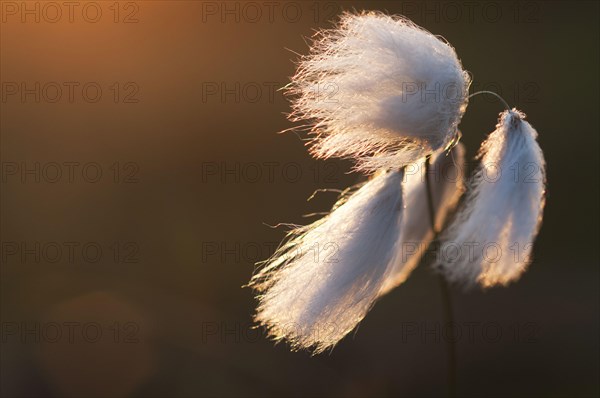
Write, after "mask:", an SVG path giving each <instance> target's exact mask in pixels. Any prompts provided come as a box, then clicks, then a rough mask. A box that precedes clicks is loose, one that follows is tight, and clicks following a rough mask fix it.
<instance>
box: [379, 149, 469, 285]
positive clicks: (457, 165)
mask: <svg viewBox="0 0 600 398" xmlns="http://www.w3.org/2000/svg"><path fill="white" fill-rule="evenodd" d="M464 159H465V149H464V146H463V145H462V144H457V145H456V146H455V147H454V148H453V149H452V150H451V151H450V153H448V152H447V151H443V150H442V151H438V152H437V153H436V154H435V155H433V156H432V158H431V166H430V167H429V172H428V173H427V174H426V173H425V170H426V168H425V159H421V160H420V161H419V162H418V163H415V164H414V165H409V166H407V167H406V171H405V175H406V177H405V181H404V184H403V188H402V190H403V191H404V203H405V207H404V216H403V217H402V228H401V231H400V243H399V244H398V247H397V250H396V258H395V259H394V264H393V268H392V270H391V272H390V276H389V277H388V278H387V279H386V281H385V283H384V285H383V288H382V290H381V291H380V293H379V295H380V296H382V295H384V294H386V293H388V292H389V291H390V290H392V289H393V288H395V287H396V286H398V285H400V284H401V283H403V282H404V281H405V280H406V278H408V276H409V275H410V273H411V272H412V271H413V269H414V268H415V267H416V266H417V264H418V263H419V261H420V260H421V257H422V256H423V254H424V253H425V251H426V250H427V248H428V247H429V245H430V243H431V241H432V239H433V238H434V235H435V232H434V231H433V229H432V228H431V216H430V210H429V206H428V198H427V181H426V178H429V182H430V184H431V185H430V186H431V196H432V200H433V203H432V204H433V210H434V212H435V229H436V231H440V230H441V229H442V227H443V226H444V223H445V221H446V217H447V215H448V213H449V212H451V211H453V210H454V209H455V208H456V205H457V203H458V200H459V198H460V196H461V195H462V194H463V192H464V164H465V162H464Z"/></svg>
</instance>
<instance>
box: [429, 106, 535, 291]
mask: <svg viewBox="0 0 600 398" xmlns="http://www.w3.org/2000/svg"><path fill="white" fill-rule="evenodd" d="M536 137H537V132H536V131H535V130H534V128H533V127H532V126H531V125H530V124H529V123H528V122H526V121H525V114H523V113H521V112H519V111H517V110H516V109H513V110H511V111H505V112H503V113H502V114H501V115H500V120H499V123H498V125H497V126H496V130H495V131H493V132H492V133H491V134H490V135H489V137H488V138H487V140H486V141H485V142H484V143H483V144H482V145H481V148H480V151H479V155H478V157H479V158H480V159H481V165H480V167H479V168H478V170H477V171H476V173H475V175H474V177H473V179H472V181H471V184H470V189H469V190H468V191H467V196H466V198H465V201H464V203H463V206H462V208H461V210H460V212H459V213H458V215H457V217H456V218H455V220H454V221H453V222H452V224H451V225H450V226H449V227H448V228H447V229H446V231H445V232H444V233H443V235H442V237H441V239H442V241H443V244H442V246H441V249H440V253H439V255H438V263H437V264H436V266H437V268H439V269H440V270H441V271H442V272H443V274H444V275H445V277H446V278H447V279H448V280H450V281H452V282H456V283H458V284H462V285H465V286H467V287H468V286H472V285H475V284H476V283H479V284H480V285H482V286H484V287H488V286H493V285H497V284H501V285H506V284H507V283H509V282H511V281H513V280H516V279H518V278H519V277H520V276H521V274H522V273H523V272H524V271H525V269H526V267H527V265H528V264H529V262H530V261H531V249H532V244H533V241H534V239H535V237H536V235H537V233H538V231H539V228H540V223H541V220H542V213H543V209H544V204H545V182H546V173H545V161H544V155H543V153H542V150H541V149H540V147H539V145H538V143H537V141H536Z"/></svg>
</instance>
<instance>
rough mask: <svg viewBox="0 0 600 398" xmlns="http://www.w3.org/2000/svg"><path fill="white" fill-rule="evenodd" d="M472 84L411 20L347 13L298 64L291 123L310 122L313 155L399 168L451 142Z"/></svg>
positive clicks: (446, 50) (449, 51) (363, 166)
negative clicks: (344, 158) (312, 135)
mask: <svg viewBox="0 0 600 398" xmlns="http://www.w3.org/2000/svg"><path fill="white" fill-rule="evenodd" d="M470 81H471V80H470V77H469V75H468V73H467V72H466V71H464V70H463V69H462V66H461V63H460V61H459V60H458V58H457V56H456V53H455V51H454V49H453V48H452V47H451V46H450V45H449V44H448V43H446V42H445V41H442V40H441V39H440V38H438V37H436V36H434V35H432V34H431V33H429V32H427V31H426V30H424V29H423V28H421V27H419V26H417V25H415V24H414V23H412V22H411V21H410V20H408V19H405V18H403V17H398V16H388V15H385V14H382V13H378V12H368V13H362V14H359V15H356V14H350V13H346V14H343V15H342V17H341V20H340V22H339V24H338V26H337V27H336V28H333V29H328V30H323V31H320V32H319V33H318V34H317V35H316V38H315V40H314V42H313V45H312V48H311V52H310V54H309V55H307V56H305V57H303V58H301V60H300V64H299V68H298V70H297V72H296V75H295V76H293V77H292V81H291V83H290V84H289V85H288V87H287V89H288V91H287V92H288V94H291V95H292V96H293V97H294V100H293V104H292V107H293V112H292V114H291V115H290V119H291V120H293V121H300V120H304V121H306V122H307V123H308V124H307V125H306V126H304V127H306V128H310V130H311V132H312V133H313V134H314V138H313V139H312V140H311V152H312V154H313V155H314V156H316V157H320V158H328V157H332V156H337V157H348V158H352V159H354V160H356V162H357V165H356V168H357V169H358V170H361V171H365V172H372V171H375V170H377V169H379V168H393V169H398V168H400V167H402V166H404V165H406V164H408V163H412V162H414V161H417V160H418V159H420V158H423V157H424V156H426V155H428V154H431V153H433V152H434V151H435V150H437V149H440V148H443V147H445V146H446V145H447V144H448V143H449V142H450V141H451V140H452V139H453V138H454V136H455V134H456V127H457V125H458V123H459V122H460V119H461V117H462V114H463V113H464V110H465V108H466V105H467V96H466V94H467V92H468V87H469V84H470Z"/></svg>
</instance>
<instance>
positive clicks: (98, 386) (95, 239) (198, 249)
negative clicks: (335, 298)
mask: <svg viewBox="0 0 600 398" xmlns="http://www.w3.org/2000/svg"><path fill="white" fill-rule="evenodd" d="M0 3H1V7H2V8H1V11H2V20H1V24H0V81H1V82H2V101H1V103H0V105H1V113H0V117H1V141H0V151H1V152H0V154H1V162H2V180H1V193H0V198H1V223H0V224H1V229H0V232H1V241H2V256H1V257H2V258H1V259H2V265H1V269H0V271H1V274H0V282H1V314H0V318H1V323H2V348H1V360H0V365H1V369H0V375H1V377H0V381H1V386H0V391H1V393H2V396H6V397H13V396H19V397H21V396H22V397H25V396H27V397H34V396H35V397H40V396H57V397H58V396H72V397H83V396H98V397H109V396H141V397H167V396H169V397H177V396H260V397H264V396H356V397H359V396H360V397H364V396H411V397H414V396H423V397H425V396H444V395H445V394H446V352H445V338H444V334H443V333H442V328H441V327H442V326H443V325H442V324H441V322H442V304H441V298H440V291H439V286H438V280H437V279H436V278H435V277H434V276H433V275H432V273H431V272H430V270H429V269H428V267H427V264H421V266H419V267H418V268H417V270H416V271H415V272H414V273H413V275H412V276H411V277H410V278H409V279H408V281H407V282H406V283H405V284H404V285H402V286H401V287H399V288H397V289H396V290H394V291H393V292H392V293H391V294H389V295H388V296H386V297H385V298H384V299H382V300H381V301H380V302H379V303H378V304H377V305H376V306H375V308H374V309H373V310H372V311H371V312H370V313H369V315H368V316H367V318H366V319H365V320H364V321H363V322H362V324H361V325H360V328H359V329H358V331H357V332H356V333H354V334H353V335H351V336H348V337H347V338H346V339H344V340H343V341H342V342H341V343H340V344H339V345H338V346H337V347H336V348H335V349H334V350H333V351H332V352H330V353H326V354H322V355H319V356H316V357H311V355H310V354H309V353H306V352H299V353H293V352H290V351H289V349H288V347H287V346H286V345H285V344H277V345H274V344H273V343H272V342H271V341H269V340H268V339H267V338H266V336H265V335H264V333H263V332H262V331H261V330H260V329H258V330H257V329H253V328H252V327H253V323H252V314H253V312H254V308H255V301H254V298H253V295H252V292H251V291H250V289H248V288H242V285H244V284H245V283H247V281H248V280H249V278H250V276H251V274H252V272H253V269H254V262H255V261H259V260H263V259H265V258H267V257H268V256H269V255H270V254H271V253H272V251H273V249H274V246H275V245H276V244H277V243H278V242H279V240H280V239H281V238H282V237H283V235H284V232H285V229H282V228H279V229H275V228H270V227H269V226H268V225H274V224H277V223H279V222H289V223H306V222H308V220H309V219H307V218H305V217H302V215H303V214H307V213H312V212H322V211H326V210H328V208H329V206H331V204H332V203H333V201H334V199H335V196H334V194H322V195H319V196H317V198H316V199H314V200H312V201H310V202H307V201H306V199H307V197H308V196H310V194H311V193H312V192H313V191H314V190H315V189H317V188H334V189H335V188H337V189H339V188H345V187H346V186H349V185H351V184H353V183H355V182H356V181H357V180H358V179H359V178H360V177H359V176H357V175H353V174H351V173H349V170H350V166H351V165H350V164H349V163H348V162H344V161H337V160H330V161H315V160H312V159H311V158H310V157H309V155H308V154H307V152H306V150H305V147H304V143H303V141H302V140H301V138H302V137H298V136H296V135H295V134H293V133H287V134H276V133H277V132H278V131H281V130H284V129H286V128H289V127H291V126H292V124H291V123H290V122H288V121H287V120H286V118H285V113H286V112H288V111H289V104H288V103H287V101H286V99H285V98H284V97H283V95H282V93H281V92H280V91H276V89H277V88H279V87H282V86H283V85H285V84H286V83H287V82H288V81H289V76H291V75H292V74H293V72H294V68H295V67H294V60H295V59H297V55H296V54H295V53H300V54H303V53H306V52H307V49H308V47H307V43H306V42H307V40H306V37H310V36H311V35H312V34H313V31H314V30H315V29H317V28H321V27H328V26H330V22H329V21H330V20H332V19H334V18H335V16H336V15H337V14H338V13H339V12H340V11H341V10H343V9H345V10H351V9H356V10H362V9H375V10H382V11H386V10H387V11H389V12H390V13H401V14H405V15H407V16H408V17H409V18H411V19H413V20H414V21H415V22H416V23H418V24H419V25H422V26H424V27H425V28H427V29H428V30H430V31H431V32H433V33H435V34H439V35H441V36H444V37H445V38H446V39H447V40H448V41H449V42H450V43H452V45H453V46H454V47H455V48H456V50H457V52H458V54H459V56H460V57H461V59H462V62H463V65H464V66H465V68H466V69H467V70H469V71H471V72H472V73H473V75H474V84H473V86H472V89H473V90H481V89H490V90H493V91H496V92H498V93H500V94H501V95H503V96H504V98H506V100H507V101H508V102H509V103H511V104H513V105H515V106H517V107H519V108H520V109H522V110H523V111H524V112H525V113H527V115H528V118H529V120H530V121H531V123H532V124H533V125H534V126H535V127H536V128H537V130H538V131H539V133H540V136H539V142H540V145H541V146H542V148H543V149H544V151H545V155H546V159H547V162H548V180H549V183H548V202H547V207H546V211H545V219H544V224H543V228H542V230H541V233H540V235H539V239H538V240H537V243H536V245H535V250H534V256H535V261H534V262H533V264H532V265H531V267H530V269H529V271H528V272H527V273H526V274H525V275H524V276H523V277H522V279H521V280H520V281H519V282H518V283H515V284H513V285H511V286H510V287H508V288H500V289H492V290H489V291H487V292H471V293H462V292H460V291H458V290H456V289H454V290H452V297H453V301H454V308H455V318H456V322H457V324H458V325H459V327H460V328H461V330H462V332H463V336H462V338H460V339H459V341H458V343H457V366H458V368H457V372H458V393H459V395H461V396H471V397H481V396H519V397H523V396H569V397H575V396H598V394H599V380H598V374H599V372H598V371H599V369H598V363H599V345H598V331H599V330H598V314H599V311H598V310H599V308H598V303H599V300H598V282H599V278H598V260H599V259H598V221H599V220H598V203H599V200H598V199H599V198H598V196H599V195H598V127H599V126H598V109H599V102H598V70H599V62H598V61H599V60H598V37H599V36H598V34H599V32H598V4H597V3H596V2H592V1H590V2H578V1H564V2H561V1H548V2H542V1H516V2H512V1H511V2H487V1H484V2H461V1H457V2H449V3H446V2H440V1H427V2H416V1H370V2H353V1H327V2H313V1H297V2H279V1H274V2H236V1H218V2H202V1H134V2H113V1H96V2H73V3H70V4H71V5H64V4H63V3H62V2H33V1H31V2H12V1H2V2H0ZM501 109H502V107H501V105H500V104H499V103H498V102H497V101H495V100H494V99H493V98H484V97H477V98H475V99H473V101H471V103H470V105H469V109H468V111H467V113H466V115H465V117H464V118H463V122H462V124H461V130H462V131H463V134H464V136H463V142H464V143H465V144H466V146H467V149H468V154H469V156H470V157H472V156H473V155H474V154H475V151H476V150H477V147H478V145H479V143H480V142H481V140H482V139H483V138H484V136H485V134H487V133H488V132H490V131H491V130H492V129H493V128H494V125H495V123H496V120H497V115H498V112H499V111H500V110H501ZM98 173H101V174H98ZM469 325H472V326H469ZM469 328H471V329H469ZM469 330H472V335H471V336H469V335H468V332H469Z"/></svg>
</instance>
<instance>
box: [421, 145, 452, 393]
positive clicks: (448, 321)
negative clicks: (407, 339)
mask: <svg viewBox="0 0 600 398" xmlns="http://www.w3.org/2000/svg"><path fill="white" fill-rule="evenodd" d="M430 162H431V160H430V158H429V157H428V158H427V160H426V161H425V183H426V187H427V205H428V207H429V218H430V220H431V229H432V230H433V233H434V234H435V236H434V239H433V241H435V239H436V238H437V235H438V234H439V231H438V230H437V228H436V226H435V219H436V217H435V207H434V205H433V194H432V192H431V182H430V181H429V168H430ZM439 281H440V292H441V296H442V303H443V317H444V326H451V325H452V324H453V323H454V313H453V311H452V296H451V294H450V288H449V286H448V283H447V282H446V279H444V277H443V276H442V275H440V276H439ZM446 354H447V357H448V361H447V378H448V396H449V397H456V346H455V339H454V336H450V337H447V338H446Z"/></svg>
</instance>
